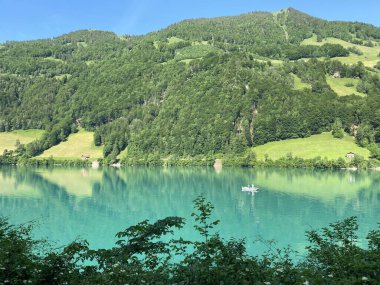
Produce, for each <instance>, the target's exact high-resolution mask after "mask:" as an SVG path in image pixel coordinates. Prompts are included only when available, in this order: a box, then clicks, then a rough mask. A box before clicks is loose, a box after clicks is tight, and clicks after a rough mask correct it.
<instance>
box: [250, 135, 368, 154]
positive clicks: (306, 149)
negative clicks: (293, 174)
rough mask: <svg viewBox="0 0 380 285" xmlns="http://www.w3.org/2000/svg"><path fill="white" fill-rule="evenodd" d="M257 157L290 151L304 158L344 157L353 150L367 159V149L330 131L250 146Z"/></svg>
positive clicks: (348, 138) (348, 137)
mask: <svg viewBox="0 0 380 285" xmlns="http://www.w3.org/2000/svg"><path fill="white" fill-rule="evenodd" d="M252 151H254V152H255V153H256V155H257V158H258V159H260V160H263V159H264V158H265V154H267V155H268V157H269V158H271V159H273V160H276V159H279V158H281V157H285V156H286V155H287V154H288V153H292V155H293V157H295V156H297V157H300V158H304V159H310V158H315V157H318V156H319V157H322V158H328V159H337V158H339V157H341V158H344V157H345V155H346V153H348V152H350V151H351V152H353V153H356V154H358V155H360V156H363V157H364V158H366V159H368V157H369V155H370V153H369V150H367V149H365V148H361V147H359V146H358V145H356V144H355V142H354V138H353V137H351V136H349V135H345V137H344V138H343V139H336V138H334V137H333V136H332V135H331V133H322V134H319V135H313V136H311V137H308V138H300V139H289V140H284V141H277V142H270V143H267V144H264V145H260V146H257V147H254V148H252Z"/></svg>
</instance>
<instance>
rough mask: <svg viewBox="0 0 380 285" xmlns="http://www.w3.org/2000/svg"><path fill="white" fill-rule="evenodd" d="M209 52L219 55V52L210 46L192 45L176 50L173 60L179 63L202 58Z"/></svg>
mask: <svg viewBox="0 0 380 285" xmlns="http://www.w3.org/2000/svg"><path fill="white" fill-rule="evenodd" d="M211 52H215V53H220V52H221V50H220V49H218V48H215V47H213V46H210V45H193V46H188V47H185V48H182V49H179V50H177V51H176V55H175V57H174V59H175V60H176V61H181V60H184V59H196V58H202V57H204V56H206V55H207V54H209V53H211Z"/></svg>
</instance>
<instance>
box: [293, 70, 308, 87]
mask: <svg viewBox="0 0 380 285" xmlns="http://www.w3.org/2000/svg"><path fill="white" fill-rule="evenodd" d="M292 76H293V78H294V89H296V90H303V89H305V88H306V89H311V85H310V84H309V83H304V82H302V81H301V78H299V77H298V76H297V75H295V74H294V73H292Z"/></svg>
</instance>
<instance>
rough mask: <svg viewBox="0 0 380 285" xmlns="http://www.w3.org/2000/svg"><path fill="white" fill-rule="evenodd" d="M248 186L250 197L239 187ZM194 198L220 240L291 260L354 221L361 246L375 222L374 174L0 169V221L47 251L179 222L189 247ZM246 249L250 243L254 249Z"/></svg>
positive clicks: (378, 208)
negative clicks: (312, 240) (272, 246)
mask: <svg viewBox="0 0 380 285" xmlns="http://www.w3.org/2000/svg"><path fill="white" fill-rule="evenodd" d="M252 183H254V184H255V185H256V186H258V187H259V188H260V189H259V191H258V192H257V193H256V194H255V195H250V194H249V193H246V192H242V191H241V187H242V186H245V185H247V184H252ZM200 194H203V195H204V196H205V197H206V199H207V200H208V201H211V202H212V203H213V205H214V206H215V209H214V215H213V218H214V219H220V220H221V223H220V225H219V226H218V231H219V232H220V235H221V236H222V237H225V238H231V237H234V238H246V240H247V248H248V251H249V253H251V254H260V253H263V252H264V251H265V250H266V249H267V247H266V245H265V244H264V243H262V242H257V240H258V239H264V240H272V239H274V240H276V241H277V243H278V246H279V247H284V246H287V245H291V247H292V248H293V249H295V250H298V251H299V252H300V253H302V252H304V247H305V245H306V244H307V241H306V237H305V231H307V230H309V229H312V228H314V229H315V228H320V227H323V226H327V225H328V224H329V223H331V222H335V221H337V220H341V219H343V218H347V217H350V216H353V215H355V216H357V217H358V221H359V224H360V228H359V234H360V237H361V240H360V241H361V243H362V244H363V245H365V240H364V238H365V233H367V232H368V230H370V229H374V228H376V227H377V223H378V222H380V172H375V171H358V172H353V171H318V170H298V169H241V168H223V170H222V171H221V172H219V173H217V172H216V171H215V170H214V169H213V168H127V169H108V168H107V169H98V170H95V169H81V168H22V167H18V168H16V167H15V168H10V167H3V168H0V216H5V217H8V218H9V220H10V221H11V222H12V223H16V224H19V223H25V222H28V221H32V220H33V221H37V223H38V224H39V226H38V227H37V228H36V229H35V231H34V235H35V237H37V238H47V239H49V240H50V241H53V242H54V243H55V244H56V245H57V246H59V245H63V244H67V243H68V242H70V241H73V240H75V239H76V238H78V237H80V238H84V239H87V240H88V241H89V242H90V246H91V247H92V248H109V247H112V245H113V243H114V241H115V238H114V235H115V233H117V232H118V231H121V230H123V229H125V228H126V227H128V226H131V225H134V224H136V223H138V222H139V221H142V220H144V219H149V220H151V221H154V220H156V219H160V218H164V217H167V216H181V217H185V218H186V219H187V226H186V227H185V228H184V229H182V230H181V232H180V233H179V234H180V235H182V236H183V237H185V238H188V239H195V238H197V234H196V233H195V231H194V230H193V228H192V222H193V220H192V218H191V216H190V215H191V213H192V211H193V204H192V201H193V200H194V199H195V198H196V197H197V196H198V195H200ZM255 241H256V242H255Z"/></svg>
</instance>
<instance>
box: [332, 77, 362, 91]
mask: <svg viewBox="0 0 380 285" xmlns="http://www.w3.org/2000/svg"><path fill="white" fill-rule="evenodd" d="M326 81H327V84H328V85H330V87H331V89H332V90H334V92H335V93H336V94H337V95H339V96H346V95H352V94H355V95H358V96H366V94H364V93H360V92H358V91H356V86H358V83H359V81H360V80H359V79H354V78H334V77H332V76H326ZM347 84H352V85H353V86H346V85H347Z"/></svg>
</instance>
